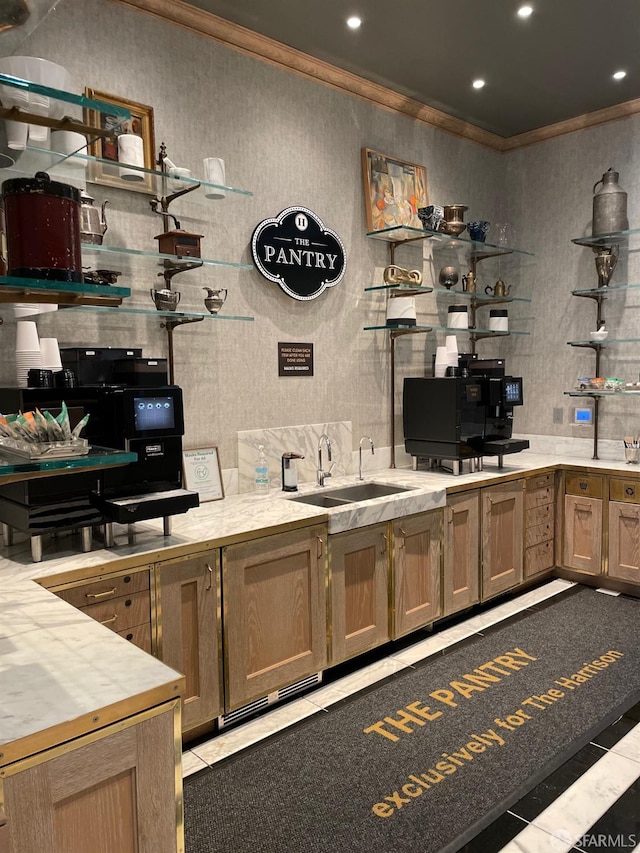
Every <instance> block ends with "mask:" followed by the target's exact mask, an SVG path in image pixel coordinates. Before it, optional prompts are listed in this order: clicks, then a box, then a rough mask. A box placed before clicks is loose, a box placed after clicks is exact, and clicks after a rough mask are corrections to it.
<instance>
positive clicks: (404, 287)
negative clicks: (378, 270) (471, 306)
mask: <svg viewBox="0 0 640 853" xmlns="http://www.w3.org/2000/svg"><path fill="white" fill-rule="evenodd" d="M638 287H640V285H638ZM369 290H395V291H397V292H398V293H402V294H403V295H405V296H412V295H416V296H418V295H419V294H421V293H442V294H446V295H447V296H450V297H451V298H452V299H468V300H469V301H470V302H471V301H472V300H474V299H476V300H478V301H479V302H486V303H490V302H531V300H530V299H526V298H525V297H524V296H491V295H489V294H488V293H482V292H477V291H476V292H474V293H469V291H467V290H453V289H451V288H448V287H428V286H425V285H411V284H373V285H370V286H369V287H365V291H369Z"/></svg>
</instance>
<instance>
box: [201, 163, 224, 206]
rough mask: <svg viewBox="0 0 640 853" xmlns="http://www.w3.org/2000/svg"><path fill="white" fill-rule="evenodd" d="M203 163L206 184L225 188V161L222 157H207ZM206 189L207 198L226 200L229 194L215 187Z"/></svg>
mask: <svg viewBox="0 0 640 853" xmlns="http://www.w3.org/2000/svg"><path fill="white" fill-rule="evenodd" d="M202 162H203V165H204V180H205V183H207V184H217V185H218V186H225V183H226V181H225V176H224V160H221V159H220V157H205V158H204V160H203V161H202ZM205 189H206V192H205V198H226V195H227V193H226V192H225V190H223V189H216V188H214V187H206V188H205Z"/></svg>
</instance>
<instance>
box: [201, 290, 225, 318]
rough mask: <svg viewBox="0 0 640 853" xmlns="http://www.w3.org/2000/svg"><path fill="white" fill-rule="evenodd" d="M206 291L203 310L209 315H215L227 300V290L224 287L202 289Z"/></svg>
mask: <svg viewBox="0 0 640 853" xmlns="http://www.w3.org/2000/svg"><path fill="white" fill-rule="evenodd" d="M202 289H203V290H206V291H207V295H206V296H205V298H204V304H205V308H206V309H207V311H208V312H209V313H210V314H217V313H218V311H219V310H220V309H221V308H222V306H223V305H224V300H225V299H226V298H227V289H226V288H225V287H221V288H218V289H217V290H216V289H215V288H213V287H203V288H202Z"/></svg>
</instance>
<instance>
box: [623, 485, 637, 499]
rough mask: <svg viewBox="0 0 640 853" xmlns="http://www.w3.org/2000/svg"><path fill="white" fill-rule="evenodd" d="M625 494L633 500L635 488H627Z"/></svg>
mask: <svg viewBox="0 0 640 853" xmlns="http://www.w3.org/2000/svg"><path fill="white" fill-rule="evenodd" d="M624 493H625V495H627V497H629V498H632V497H633V496H634V495H635V493H636V490H635V487H634V486H627V487H626V488H625V490H624Z"/></svg>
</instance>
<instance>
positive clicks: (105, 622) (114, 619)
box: [100, 613, 118, 625]
mask: <svg viewBox="0 0 640 853" xmlns="http://www.w3.org/2000/svg"><path fill="white" fill-rule="evenodd" d="M117 618H118V614H117V613H114V614H113V616H112V617H111V619H105V620H104V622H100V624H101V625H113V623H114V622H115V621H116V619H117Z"/></svg>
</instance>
